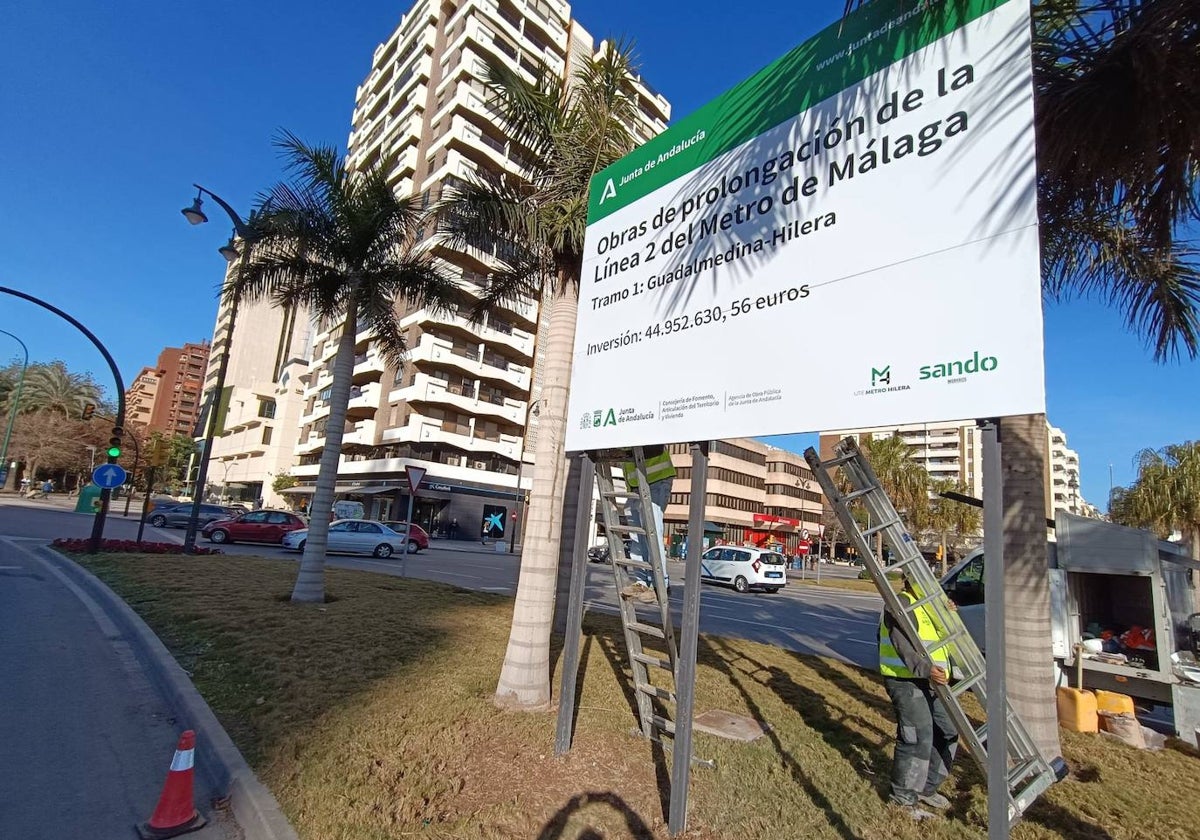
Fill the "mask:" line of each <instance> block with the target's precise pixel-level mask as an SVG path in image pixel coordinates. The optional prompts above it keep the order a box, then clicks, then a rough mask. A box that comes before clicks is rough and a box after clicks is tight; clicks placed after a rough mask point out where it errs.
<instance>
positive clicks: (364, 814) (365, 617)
mask: <svg viewBox="0 0 1200 840" xmlns="http://www.w3.org/2000/svg"><path fill="white" fill-rule="evenodd" d="M85 562H86V564H87V565H88V566H89V568H91V569H92V570H93V571H94V572H96V573H97V574H99V575H100V576H101V577H102V578H103V579H104V580H106V581H107V582H108V583H109V584H110V585H111V586H112V587H113V588H114V589H116V590H117V591H118V592H119V593H120V594H121V595H122V596H124V597H125V598H126V600H128V601H129V602H130V603H131V604H132V605H133V606H134V608H135V609H137V610H138V612H139V613H141V614H142V615H143V616H144V617H145V619H146V620H147V621H148V622H149V623H150V625H151V626H152V627H154V628H155V630H156V631H157V632H158V633H159V635H160V636H161V637H162V638H163V640H164V641H165V642H166V643H167V645H168V646H169V647H170V648H171V649H172V650H173V652H174V653H175V655H176V656H177V657H178V659H179V660H180V662H181V663H182V664H183V665H184V667H185V668H187V669H188V670H189V671H191V672H192V674H193V679H194V680H195V682H196V685H197V686H198V687H199V689H200V691H201V692H202V693H203V694H204V696H205V697H206V698H207V699H208V700H209V703H210V704H211V705H212V706H213V709H214V711H215V712H216V713H217V715H218V716H219V717H220V719H221V721H222V722H223V723H224V724H225V726H226V728H227V729H228V730H229V732H230V734H231V735H232V736H233V738H234V740H235V741H236V742H237V743H238V744H239V746H240V747H241V748H242V751H243V752H244V753H245V754H246V757H247V759H248V760H249V761H250V763H251V764H252V765H253V766H254V768H255V770H256V771H257V772H258V774H259V776H260V777H261V778H262V780H263V782H264V783H266V785H267V786H268V787H269V788H270V789H271V790H272V791H273V792H274V793H275V795H276V797H278V799H279V801H280V804H281V805H282V806H283V808H284V811H285V812H286V813H287V815H288V817H289V818H290V819H291V821H292V823H293V825H295V827H296V829H297V830H298V831H299V833H300V836H301V837H302V838H305V840H366V838H372V840H375V839H376V838H378V840H382V838H398V837H446V838H463V839H464V840H476V839H478V840H484V839H485V838H486V839H487V840H492V838H500V839H501V840H503V839H505V838H523V839H524V838H528V840H535V838H536V840H559V838H561V840H585V838H588V840H600V838H630V837H634V838H665V837H666V836H667V833H666V827H665V825H664V819H663V814H664V799H663V798H662V797H663V796H664V792H665V787H664V786H663V783H664V778H665V777H664V775H663V772H664V771H663V766H664V765H663V764H662V759H661V756H660V755H658V754H657V752H656V750H654V749H652V746H653V745H651V744H649V743H647V742H645V741H642V740H641V739H638V738H635V737H633V736H632V735H631V734H630V733H631V731H632V730H633V728H634V726H635V717H634V713H633V711H632V707H631V704H630V700H629V697H628V694H627V692H626V691H625V690H624V689H623V686H624V685H625V680H624V675H625V671H624V665H623V653H622V651H623V642H622V640H621V636H620V632H619V625H618V624H617V622H616V620H615V619H612V618H609V617H606V616H596V615H593V616H589V618H588V619H587V621H586V625H585V629H586V631H587V634H588V635H587V637H586V639H585V647H584V656H585V662H584V674H583V678H582V680H581V692H582V693H581V699H580V708H579V722H578V728H577V735H576V740H575V748H574V750H573V751H572V752H571V753H570V755H569V756H567V757H566V758H565V759H562V760H559V759H555V758H554V756H553V746H552V745H553V737H554V716H553V713H545V714H508V713H502V712H499V711H497V710H496V709H495V708H494V707H493V706H492V704H491V702H490V693H491V691H492V690H493V689H494V687H495V682H496V678H497V675H498V672H499V666H500V662H501V659H502V656H503V653H504V646H505V642H506V640H507V636H508V621H509V619H510V615H511V609H512V601H511V600H510V599H508V598H504V597H499V596H492V595H487V594H482V593H475V592H468V591H465V590H461V589H457V588H455V587H451V586H446V585H443V584H436V583H430V582H426V581H418V580H407V579H398V578H392V577H385V576H381V575H372V574H368V573H362V572H352V571H341V570H336V569H330V570H329V571H328V587H329V592H330V594H331V595H332V596H333V597H334V598H335V599H336V600H334V601H332V602H331V603H328V604H326V605H325V606H323V607H313V606H307V607H296V606H293V605H291V604H290V603H288V602H287V595H288V593H289V592H290V590H291V585H292V580H293V576H294V573H295V566H294V565H292V564H286V563H280V562H279V561H278V560H260V559H255V558H248V557H196V558H192V557H188V558H182V557H173V556H152V557H141V556H129V555H123V556H105V555H101V556H99V557H97V558H90V559H85ZM555 682H556V683H557V675H556V679H555ZM709 709H724V710H727V711H731V712H736V713H741V714H748V715H751V716H753V717H755V718H757V719H759V720H761V721H764V722H766V723H767V724H769V731H768V733H767V735H766V737H763V738H760V739H759V740H758V741H756V742H754V743H751V744H735V743H731V742H728V741H723V740H719V739H716V738H712V737H710V736H707V735H704V734H701V733H697V735H696V738H695V748H696V752H697V754H698V755H699V756H701V757H704V758H709V759H714V760H715V761H716V768H715V769H712V770H706V769H701V768H697V769H696V770H694V771H693V776H692V779H693V782H692V795H691V812H690V813H691V817H690V821H689V833H688V835H687V836H688V837H690V838H699V840H718V839H719V840H759V839H760V838H761V840H778V838H830V840H839V839H840V840H850V838H860V840H884V838H903V839H908V840H918V838H919V839H920V840H943V839H944V840H950V838H961V837H978V838H982V837H984V836H985V834H986V831H985V828H984V826H985V818H984V813H985V804H986V793H985V791H984V789H983V787H982V784H981V779H980V775H979V773H978V772H977V771H976V769H975V767H974V765H973V763H972V762H971V761H970V759H969V758H966V757H965V756H964V757H963V758H962V759H961V760H960V762H959V764H958V765H957V770H956V774H955V777H954V778H953V779H952V781H951V782H950V783H949V784H947V786H946V788H945V791H946V793H947V795H949V796H950V797H951V799H952V800H953V802H954V807H953V810H952V812H951V814H950V815H949V816H948V817H947V818H944V819H939V820H936V821H934V822H932V823H923V824H921V825H919V826H918V825H916V824H913V823H911V822H910V821H908V820H907V818H906V817H904V816H903V815H901V814H899V813H897V812H896V811H894V810H892V809H890V808H888V807H887V806H886V805H884V804H883V800H882V794H884V792H885V791H886V785H887V776H888V769H889V766H890V744H891V741H892V736H893V733H894V724H893V723H892V722H891V718H890V705H889V703H888V700H887V697H886V695H885V694H884V691H883V688H882V685H881V683H880V681H879V680H878V679H877V678H876V676H875V675H874V674H871V673H867V672H864V671H861V670H858V669H856V668H853V667H850V666H847V665H843V664H841V663H838V662H834V661H831V660H826V659H821V658H817V657H809V656H801V655H798V654H794V653H790V652H788V651H785V650H781V649H778V648H774V647H769V646H766V645H760V644H754V643H750V642H742V641H736V640H729V639H721V638H715V637H703V638H702V639H701V644H700V666H699V669H698V676H697V712H703V711H706V710H709ZM1063 738H1064V748H1065V750H1066V753H1067V757H1068V759H1069V760H1070V761H1071V764H1072V767H1073V770H1074V773H1073V776H1072V778H1070V779H1068V780H1067V781H1065V782H1063V783H1061V784H1059V785H1057V786H1056V787H1055V788H1053V789H1052V791H1051V792H1050V793H1048V794H1047V795H1046V796H1044V797H1043V801H1042V802H1040V803H1039V804H1038V805H1037V806H1035V808H1034V809H1033V810H1032V811H1031V812H1030V813H1029V815H1028V817H1027V819H1026V820H1025V821H1024V822H1022V823H1021V824H1020V825H1019V826H1018V827H1017V829H1016V830H1015V831H1014V833H1013V836H1014V837H1015V838H1018V840H1038V838H1052V837H1063V838H1068V840H1141V838H1147V840H1148V838H1156V840H1183V839H1184V838H1193V837H1196V836H1197V812H1196V809H1195V801H1196V791H1197V790H1200V760H1197V759H1196V758H1192V757H1189V756H1186V755H1184V754H1182V753H1180V752H1175V751H1172V750H1167V751H1164V752H1161V753H1157V754H1151V753H1148V752H1138V751H1135V750H1132V749H1130V748H1127V747H1124V746H1122V745H1120V744H1115V743H1112V742H1110V741H1107V740H1101V739H1100V738H1099V737H1098V736H1080V735H1073V734H1071V733H1064V736H1063ZM668 760H669V757H668Z"/></svg>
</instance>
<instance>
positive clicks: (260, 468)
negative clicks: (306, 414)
mask: <svg viewBox="0 0 1200 840" xmlns="http://www.w3.org/2000/svg"><path fill="white" fill-rule="evenodd" d="M230 270H231V271H233V270H235V268H234V267H233V266H231V267H230ZM231 324H232V332H231V329H230V327H231ZM311 336H312V326H311V324H310V323H309V318H308V315H307V313H306V311H305V310H303V309H296V308H291V307H289V308H279V307H275V306H273V305H272V304H271V303H270V302H269V301H254V302H249V301H243V302H242V303H241V304H240V306H239V307H238V311H237V317H236V320H235V318H234V312H233V309H232V306H231V303H230V301H229V300H228V299H225V300H222V302H221V304H220V306H219V307H218V309H217V320H216V326H215V328H214V331H213V344H212V347H213V352H212V362H211V364H210V365H209V367H208V373H207V375H206V376H205V393H206V398H210V397H208V395H209V394H211V393H212V390H213V389H214V388H216V382H217V374H218V369H219V366H220V361H221V354H222V353H223V352H224V351H225V347H226V346H228V347H229V348H230V355H229V365H228V367H227V369H226V372H225V390H224V394H223V395H222V397H221V399H220V400H219V401H218V400H213V402H216V403H218V404H219V405H220V410H219V412H218V416H217V418H216V422H217V430H216V434H215V436H214V438H213V446H212V457H211V459H210V460H209V467H208V498H211V499H215V500H222V501H231V502H233V501H237V502H247V503H254V502H258V501H262V502H263V503H264V504H265V505H266V506H268V507H282V506H287V505H288V502H289V500H288V497H285V496H280V495H279V494H278V493H277V492H275V490H274V489H273V488H272V484H273V483H274V482H275V478H276V476H280V475H286V474H288V472H289V471H290V470H291V468H292V467H293V466H294V465H295V463H296V454H295V449H296V438H297V435H298V434H299V429H300V406H301V402H302V394H303V392H304V375H305V373H306V372H307V370H308V354H309V350H310V349H311V346H312V345H311V342H310V339H311ZM198 431H203V430H202V429H201V430H198Z"/></svg>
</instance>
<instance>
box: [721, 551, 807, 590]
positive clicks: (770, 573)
mask: <svg viewBox="0 0 1200 840" xmlns="http://www.w3.org/2000/svg"><path fill="white" fill-rule="evenodd" d="M700 578H701V580H704V581H705V582H707V583H723V584H732V585H733V588H734V589H736V590H737V591H738V592H749V591H750V590H751V589H761V590H763V591H764V592H778V591H779V590H780V589H783V587H784V586H785V585H787V560H786V559H785V558H784V556H783V555H782V554H780V553H779V552H777V551H770V550H768V549H764V548H746V547H743V546H732V545H721V546H717V547H715V548H710V549H709V550H708V551H706V552H704V554H703V555H701V560H700Z"/></svg>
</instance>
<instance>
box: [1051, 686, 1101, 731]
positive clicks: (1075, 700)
mask: <svg viewBox="0 0 1200 840" xmlns="http://www.w3.org/2000/svg"><path fill="white" fill-rule="evenodd" d="M1057 699H1058V723H1059V725H1060V726H1062V727H1063V728H1064V729H1069V730H1071V731H1072V732H1099V731H1100V718H1099V716H1098V715H1097V713H1096V695H1095V694H1092V692H1090V691H1081V690H1080V689H1078V688H1067V687H1066V686H1059V688H1058V698H1057Z"/></svg>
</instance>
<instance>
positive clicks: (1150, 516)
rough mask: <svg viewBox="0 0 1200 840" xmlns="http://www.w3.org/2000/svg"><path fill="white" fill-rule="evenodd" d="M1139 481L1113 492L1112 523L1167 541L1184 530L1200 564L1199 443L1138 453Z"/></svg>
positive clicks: (1137, 479) (1176, 445)
mask: <svg viewBox="0 0 1200 840" xmlns="http://www.w3.org/2000/svg"><path fill="white" fill-rule="evenodd" d="M1135 463H1136V464H1137V471H1138V474H1137V478H1136V479H1135V480H1134V482H1133V485H1132V486H1130V487H1121V488H1117V489H1116V490H1114V491H1113V501H1112V509H1111V511H1110V515H1111V516H1112V520H1113V522H1119V523H1120V524H1122V525H1130V526H1133V527H1135V528H1146V529H1148V530H1151V531H1154V532H1155V533H1156V534H1158V535H1159V536H1160V537H1164V538H1166V537H1167V536H1169V535H1170V534H1171V532H1172V531H1176V530H1178V531H1181V532H1182V533H1183V535H1184V538H1185V539H1186V540H1187V543H1188V548H1189V550H1190V552H1191V556H1192V559H1193V560H1198V561H1200V442H1198V441H1188V442H1187V443H1176V444H1172V445H1170V446H1164V447H1163V448H1162V449H1157V450H1155V449H1144V450H1142V451H1141V452H1140V453H1138V457H1137V460H1136V462H1135Z"/></svg>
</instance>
